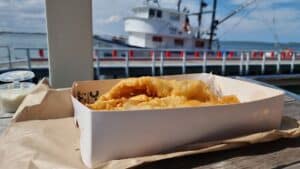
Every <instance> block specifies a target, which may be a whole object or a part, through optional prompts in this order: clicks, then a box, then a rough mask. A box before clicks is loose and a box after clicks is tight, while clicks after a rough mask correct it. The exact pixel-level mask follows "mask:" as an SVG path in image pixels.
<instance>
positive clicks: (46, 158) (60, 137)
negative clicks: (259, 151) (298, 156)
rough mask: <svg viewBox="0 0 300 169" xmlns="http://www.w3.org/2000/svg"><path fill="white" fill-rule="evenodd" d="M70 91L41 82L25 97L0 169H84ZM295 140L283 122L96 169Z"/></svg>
mask: <svg viewBox="0 0 300 169" xmlns="http://www.w3.org/2000/svg"><path fill="white" fill-rule="evenodd" d="M72 116H73V109H72V103H71V100H70V89H50V88H49V87H48V85H47V83H46V81H43V82H41V83H40V84H39V85H38V86H37V88H36V90H35V91H34V92H33V93H31V94H30V95H28V96H27V97H26V98H25V100H24V101H23V103H22V105H21V106H20V107H19V109H18V111H17V113H16V114H15V116H14V118H13V123H12V124H11V125H10V127H9V128H8V129H7V130H5V132H4V133H3V134H2V136H1V138H0V168H18V169H29V168H35V169H37V168H86V167H85V166H84V164H83V163H82V161H81V157H80V149H79V135H80V131H79V129H78V128H76V127H75V125H74V123H73V122H74V120H73V117H72ZM299 136H300V122H297V121H296V120H294V119H291V118H288V117H284V118H283V120H282V126H281V129H280V130H272V131H266V132H261V133H254V134H251V135H246V136H242V137H238V138H233V139H228V140H220V141H214V142H208V143H197V142H195V143H194V144H189V145H184V146H181V147H178V148H176V149H173V150H172V151H171V152H162V153H161V154H156V155H151V156H144V157H136V158H129V159H121V160H113V161H108V162H105V163H103V164H102V165H101V166H100V167H99V168H101V169H107V168H118V169H120V168H130V167H134V166H138V165H141V164H144V163H149V162H154V161H159V160H163V159H170V158H176V157H182V156H188V155H194V154H201V153H207V152H214V151H221V150H227V149H233V148H238V147H242V146H247V145H250V144H256V143H263V142H269V141H274V140H277V139H280V138H295V137H299Z"/></svg>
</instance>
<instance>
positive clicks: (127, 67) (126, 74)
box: [125, 51, 129, 77]
mask: <svg viewBox="0 0 300 169" xmlns="http://www.w3.org/2000/svg"><path fill="white" fill-rule="evenodd" d="M125 76H126V77H129V57H128V51H126V53H125Z"/></svg>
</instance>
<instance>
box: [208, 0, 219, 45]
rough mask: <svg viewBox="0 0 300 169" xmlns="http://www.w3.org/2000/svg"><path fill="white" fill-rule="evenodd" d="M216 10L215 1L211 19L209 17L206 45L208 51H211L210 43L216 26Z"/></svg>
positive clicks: (215, 0)
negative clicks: (208, 32)
mask: <svg viewBox="0 0 300 169" xmlns="http://www.w3.org/2000/svg"><path fill="white" fill-rule="evenodd" d="M216 9H217V0H214V2H213V11H212V17H211V24H210V34H209V43H208V48H209V49H211V47H212V41H213V37H214V34H215V29H216V26H217V21H216Z"/></svg>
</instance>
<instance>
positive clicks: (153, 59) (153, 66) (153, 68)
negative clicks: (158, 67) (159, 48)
mask: <svg viewBox="0 0 300 169" xmlns="http://www.w3.org/2000/svg"><path fill="white" fill-rule="evenodd" d="M151 59H152V76H155V60H156V59H155V51H153V52H152V56H151Z"/></svg>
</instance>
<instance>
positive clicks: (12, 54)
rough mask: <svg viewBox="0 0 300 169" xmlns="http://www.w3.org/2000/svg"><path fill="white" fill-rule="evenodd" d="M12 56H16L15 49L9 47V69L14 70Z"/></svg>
mask: <svg viewBox="0 0 300 169" xmlns="http://www.w3.org/2000/svg"><path fill="white" fill-rule="evenodd" d="M12 56H14V48H13V47H8V67H9V69H12V59H11V58H12Z"/></svg>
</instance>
